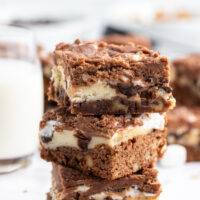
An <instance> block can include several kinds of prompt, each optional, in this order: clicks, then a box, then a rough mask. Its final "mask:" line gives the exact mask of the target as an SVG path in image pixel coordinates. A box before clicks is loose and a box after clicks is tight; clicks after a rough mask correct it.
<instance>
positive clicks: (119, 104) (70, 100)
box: [49, 40, 175, 115]
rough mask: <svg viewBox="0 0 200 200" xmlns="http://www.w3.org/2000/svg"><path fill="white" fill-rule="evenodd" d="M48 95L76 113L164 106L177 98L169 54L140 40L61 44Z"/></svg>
mask: <svg viewBox="0 0 200 200" xmlns="http://www.w3.org/2000/svg"><path fill="white" fill-rule="evenodd" d="M54 54H55V61H56V66H55V67H54V68H53V70H52V78H51V84H50V89H49V98H50V99H53V100H55V101H57V102H58V103H59V104H60V105H61V106H70V108H71V112H72V113H73V114H82V115H100V114H127V113H129V114H135V113H144V112H164V111H166V110H168V109H169V108H173V107H174V104H175V100H174V98H173V97H172V93H171V88H170V87H169V65H168V60H167V58H166V57H162V56H160V55H159V53H157V52H153V51H150V50H148V49H146V48H144V47H141V46H135V45H134V44H131V43H129V44H127V45H125V46H118V45H113V44H106V43H103V42H99V43H97V42H94V43H83V42H81V41H80V40H76V41H75V43H73V44H64V43H61V44H59V45H57V47H56V50H55V52H54Z"/></svg>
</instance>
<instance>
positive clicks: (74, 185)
mask: <svg viewBox="0 0 200 200" xmlns="http://www.w3.org/2000/svg"><path fill="white" fill-rule="evenodd" d="M160 192H161V186H160V184H159V182H158V180H157V171H156V170H154V169H144V170H143V171H140V172H138V173H137V174H131V175H129V176H125V177H123V178H120V179H117V180H113V181H110V180H106V179H100V178H97V177H93V176H88V175H84V174H82V173H81V172H79V171H77V170H74V169H71V168H66V167H62V166H59V165H56V164H53V170H52V188H51V190H50V193H49V195H48V198H49V199H50V198H51V196H52V199H53V200H54V199H55V200H63V199H64V200H89V199H91V200H104V199H105V200H108V199H109V200H115V199H116V198H117V199H119V200H132V199H133V200H136V199H137V200H138V199H139V200H140V199H151V200H153V199H157V197H158V196H159V194H160Z"/></svg>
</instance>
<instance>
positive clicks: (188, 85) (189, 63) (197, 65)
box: [172, 54, 200, 106]
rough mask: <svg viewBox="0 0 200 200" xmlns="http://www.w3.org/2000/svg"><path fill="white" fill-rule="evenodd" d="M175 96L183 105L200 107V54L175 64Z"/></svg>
mask: <svg viewBox="0 0 200 200" xmlns="http://www.w3.org/2000/svg"><path fill="white" fill-rule="evenodd" d="M172 66H173V72H174V73H173V81H172V85H173V88H174V90H173V94H174V96H175V98H176V100H177V102H178V103H179V104H181V105H187V106H199V105H200V54H191V55H188V56H186V57H184V58H180V59H177V60H175V61H174V62H173V65H172Z"/></svg>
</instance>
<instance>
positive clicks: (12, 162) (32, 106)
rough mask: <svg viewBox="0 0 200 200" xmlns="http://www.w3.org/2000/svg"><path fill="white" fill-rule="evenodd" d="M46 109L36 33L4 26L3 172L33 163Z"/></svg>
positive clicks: (0, 74) (0, 36) (0, 38)
mask: <svg viewBox="0 0 200 200" xmlns="http://www.w3.org/2000/svg"><path fill="white" fill-rule="evenodd" d="M42 113H43V79H42V71H41V66H40V65H39V62H38V60H37V52H36V45H35V41H34V36H33V33H32V32H31V31H30V30H26V29H22V28H14V27H8V26H0V174H2V173H7V172H11V171H14V170H16V169H19V168H21V167H24V166H26V165H27V163H29V161H30V157H31V156H32V155H33V153H34V152H35V151H36V149H37V147H38V134H37V133H38V126H39V121H40V119H41V117H42Z"/></svg>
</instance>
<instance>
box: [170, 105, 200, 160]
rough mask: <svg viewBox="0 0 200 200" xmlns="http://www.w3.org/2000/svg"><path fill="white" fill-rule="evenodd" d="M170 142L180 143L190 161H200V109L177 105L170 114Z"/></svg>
mask: <svg viewBox="0 0 200 200" xmlns="http://www.w3.org/2000/svg"><path fill="white" fill-rule="evenodd" d="M167 142H168V144H180V145H183V146H184V147H185V148H186V150H187V160H188V161H200V109H199V108H187V107H183V106H179V107H176V108H175V109H174V110H173V111H170V112H169V114H168V133H167Z"/></svg>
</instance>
